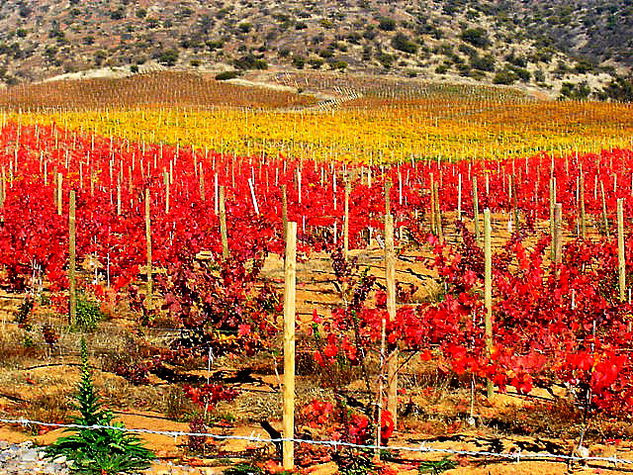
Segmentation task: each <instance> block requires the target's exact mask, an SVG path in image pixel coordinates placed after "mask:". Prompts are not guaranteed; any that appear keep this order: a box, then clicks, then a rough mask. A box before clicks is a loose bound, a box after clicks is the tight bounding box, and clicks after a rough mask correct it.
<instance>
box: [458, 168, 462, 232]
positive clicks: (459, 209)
mask: <svg viewBox="0 0 633 475" xmlns="http://www.w3.org/2000/svg"><path fill="white" fill-rule="evenodd" d="M457 220H458V221H461V220H462V174H461V173H460V174H459V175H458V176H457Z"/></svg>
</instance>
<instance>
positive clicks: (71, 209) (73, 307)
mask: <svg viewBox="0 0 633 475" xmlns="http://www.w3.org/2000/svg"><path fill="white" fill-rule="evenodd" d="M68 238H69V239H68V294H69V295H68V306H69V309H68V310H69V311H68V323H69V324H70V325H74V324H75V323H76V321H77V274H76V270H77V255H76V253H77V249H76V224H75V191H74V190H71V191H70V198H69V200H68Z"/></svg>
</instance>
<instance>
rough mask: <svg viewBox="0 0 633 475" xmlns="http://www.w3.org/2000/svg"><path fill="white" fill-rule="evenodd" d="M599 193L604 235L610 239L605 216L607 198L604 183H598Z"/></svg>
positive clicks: (607, 220) (607, 221)
mask: <svg viewBox="0 0 633 475" xmlns="http://www.w3.org/2000/svg"><path fill="white" fill-rule="evenodd" d="M600 192H601V193H602V222H603V224H604V233H605V234H606V235H607V237H611V233H610V232H609V218H608V216H607V198H606V196H605V194H604V182H603V181H600Z"/></svg>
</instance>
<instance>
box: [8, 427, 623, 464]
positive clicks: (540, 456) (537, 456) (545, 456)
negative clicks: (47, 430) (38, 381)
mask: <svg viewBox="0 0 633 475" xmlns="http://www.w3.org/2000/svg"><path fill="white" fill-rule="evenodd" d="M0 423H4V424H20V425H37V426H42V427H55V428H66V429H82V430H86V429H87V430H104V429H110V430H118V431H121V432H130V433H135V434H152V435H164V436H170V437H174V438H177V437H189V436H191V437H208V438H210V439H216V440H245V441H249V442H265V443H280V442H284V441H289V442H294V443H297V444H311V445H325V446H330V447H332V448H335V449H336V448H341V447H347V448H354V449H367V450H389V451H408V452H418V453H443V454H452V455H464V456H470V457H496V458H502V459H507V460H511V461H515V462H520V461H521V459H524V460H526V459H528V460H543V461H546V462H554V461H568V462H607V463H612V464H614V465H617V464H624V465H626V464H628V465H633V460H628V459H622V458H618V457H615V456H613V457H598V456H584V457H583V456H580V455H563V454H550V453H543V452H537V453H522V452H521V451H518V452H510V453H500V452H488V451H476V450H455V449H442V448H436V447H428V446H426V445H425V444H421V445H420V446H418V447H410V446H387V445H377V444H368V445H363V444H355V443H352V442H344V441H339V440H312V439H297V438H283V437H281V438H275V439H273V438H262V437H256V436H248V435H225V434H213V433H207V432H188V431H165V430H153V429H133V428H127V427H118V426H112V425H99V424H95V425H89V426H87V425H81V424H63V423H57V422H43V421H33V420H30V419H25V418H19V419H4V418H0Z"/></svg>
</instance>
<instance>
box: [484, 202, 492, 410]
mask: <svg viewBox="0 0 633 475" xmlns="http://www.w3.org/2000/svg"><path fill="white" fill-rule="evenodd" d="M491 234H492V226H491V224H490V210H489V209H488V208H486V209H485V210H484V304H485V307H486V320H485V336H486V353H487V354H488V357H489V358H490V357H491V356H492V343H493V342H492V241H491ZM492 391H493V388H492V381H491V380H490V379H489V380H488V381H487V383H486V394H487V396H488V398H490V397H492Z"/></svg>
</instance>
